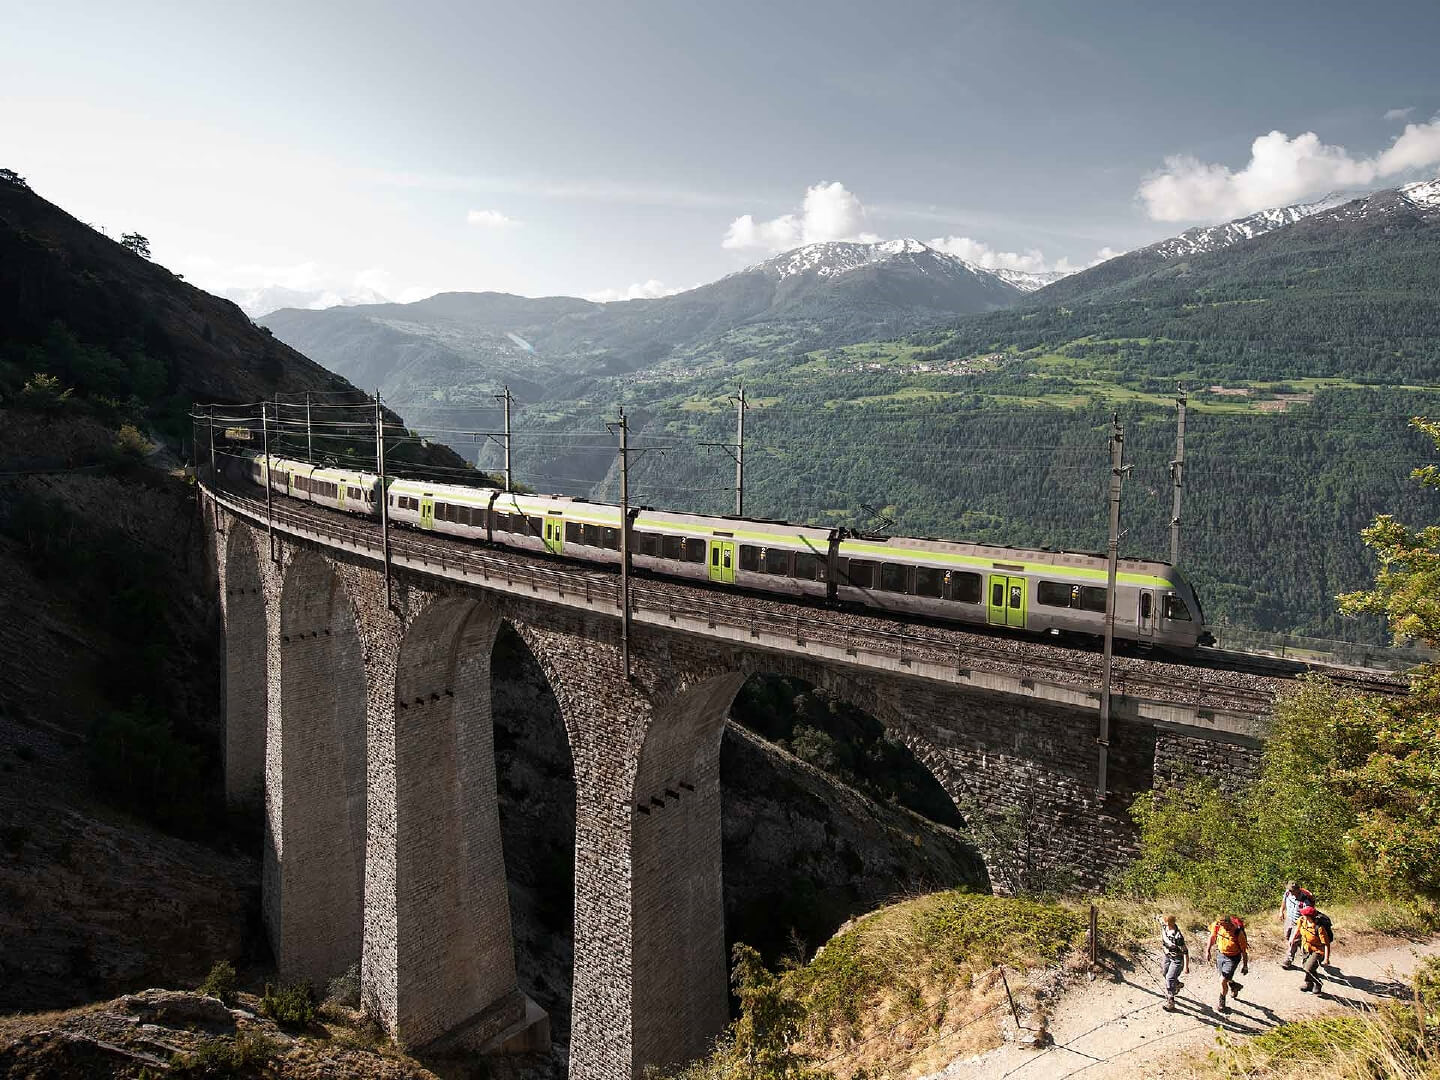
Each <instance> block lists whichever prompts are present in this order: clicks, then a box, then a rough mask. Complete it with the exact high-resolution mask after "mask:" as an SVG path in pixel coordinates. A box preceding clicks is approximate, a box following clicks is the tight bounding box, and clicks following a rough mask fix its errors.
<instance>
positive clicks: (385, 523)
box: [375, 389, 394, 611]
mask: <svg viewBox="0 0 1440 1080" xmlns="http://www.w3.org/2000/svg"><path fill="white" fill-rule="evenodd" d="M375 471H376V473H378V474H379V477H380V490H379V491H378V492H376V495H375V497H376V498H377V499H379V500H380V552H381V557H382V558H383V559H384V562H385V610H386V611H393V610H394V608H393V607H392V606H391V602H390V490H389V488H388V487H387V486H386V484H385V412H384V410H383V409H382V408H381V407H380V391H379V389H376V391H375Z"/></svg>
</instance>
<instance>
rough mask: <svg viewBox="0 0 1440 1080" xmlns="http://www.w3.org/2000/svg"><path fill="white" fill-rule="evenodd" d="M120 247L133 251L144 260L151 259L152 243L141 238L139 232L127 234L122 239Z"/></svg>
mask: <svg viewBox="0 0 1440 1080" xmlns="http://www.w3.org/2000/svg"><path fill="white" fill-rule="evenodd" d="M120 246H121V247H123V248H126V249H127V250H129V251H133V252H134V253H135V254H136V255H139V256H140V257H141V258H142V259H148V258H150V241H149V240H147V239H145V237H143V236H141V235H140V234H139V233H138V232H127V233H124V234H122V235H121V237H120Z"/></svg>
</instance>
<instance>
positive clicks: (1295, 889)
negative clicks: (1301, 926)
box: [1280, 881, 1315, 971]
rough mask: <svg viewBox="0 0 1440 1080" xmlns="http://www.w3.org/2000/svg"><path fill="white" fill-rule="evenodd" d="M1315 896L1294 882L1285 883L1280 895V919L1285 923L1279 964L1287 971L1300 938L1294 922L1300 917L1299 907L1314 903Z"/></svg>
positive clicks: (1293, 962)
mask: <svg viewBox="0 0 1440 1080" xmlns="http://www.w3.org/2000/svg"><path fill="white" fill-rule="evenodd" d="M1314 903H1315V897H1314V896H1312V895H1311V894H1310V893H1309V892H1307V891H1306V890H1305V889H1302V888H1301V887H1300V886H1299V885H1297V884H1296V883H1295V882H1293V881H1291V882H1289V883H1287V884H1286V886H1285V892H1284V894H1283V895H1282V896H1281V897H1280V921H1281V922H1282V923H1284V924H1285V947H1286V950H1287V951H1286V953H1285V963H1283V964H1281V965H1280V966H1281V967H1282V968H1284V969H1285V970H1286V971H1289V970H1290V969H1291V968H1293V967H1294V966H1295V950H1296V949H1298V948H1299V947H1300V939H1299V938H1298V937H1297V936H1296V935H1295V922H1296V920H1298V919H1299V918H1300V909H1301V908H1302V907H1304V906H1305V905H1306V904H1310V905H1314Z"/></svg>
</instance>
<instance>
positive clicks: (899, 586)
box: [880, 562, 908, 592]
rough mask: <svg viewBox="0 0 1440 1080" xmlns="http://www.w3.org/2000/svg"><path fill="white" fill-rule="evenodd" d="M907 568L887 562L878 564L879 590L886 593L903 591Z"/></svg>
mask: <svg viewBox="0 0 1440 1080" xmlns="http://www.w3.org/2000/svg"><path fill="white" fill-rule="evenodd" d="M907 569H908V567H905V566H902V565H900V564H899V563H893V562H887V563H881V564H880V588H882V589H883V590H885V591H886V592H904V591H905V578H906V576H907V575H906V573H905V571H906V570H907Z"/></svg>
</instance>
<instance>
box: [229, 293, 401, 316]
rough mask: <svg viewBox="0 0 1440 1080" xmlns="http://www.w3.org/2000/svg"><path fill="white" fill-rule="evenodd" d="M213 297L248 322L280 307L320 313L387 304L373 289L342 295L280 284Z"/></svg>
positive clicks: (386, 299)
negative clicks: (235, 309)
mask: <svg viewBox="0 0 1440 1080" xmlns="http://www.w3.org/2000/svg"><path fill="white" fill-rule="evenodd" d="M217 295H219V296H223V297H224V298H225V299H226V300H231V301H234V302H235V304H236V305H238V306H239V308H240V310H241V311H243V312H245V314H246V315H249V316H250V318H252V319H259V318H262V317H264V316H266V315H269V314H270V313H271V312H272V311H279V310H280V309H281V308H306V309H309V310H311V311H322V310H324V309H325V308H332V307H356V306H358V305H360V304H388V303H389V302H390V301H389V299H388V298H387V297H384V296H381V295H380V294H379V293H378V292H376V291H375V290H374V289H365V288H359V289H352V290H349V291H347V292H344V293H340V292H336V291H335V290H333V289H326V290H320V289H290V288H286V287H285V286H283V285H262V286H260V287H258V288H253V289H226V290H224V291H223V292H220V293H218V294H217Z"/></svg>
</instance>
